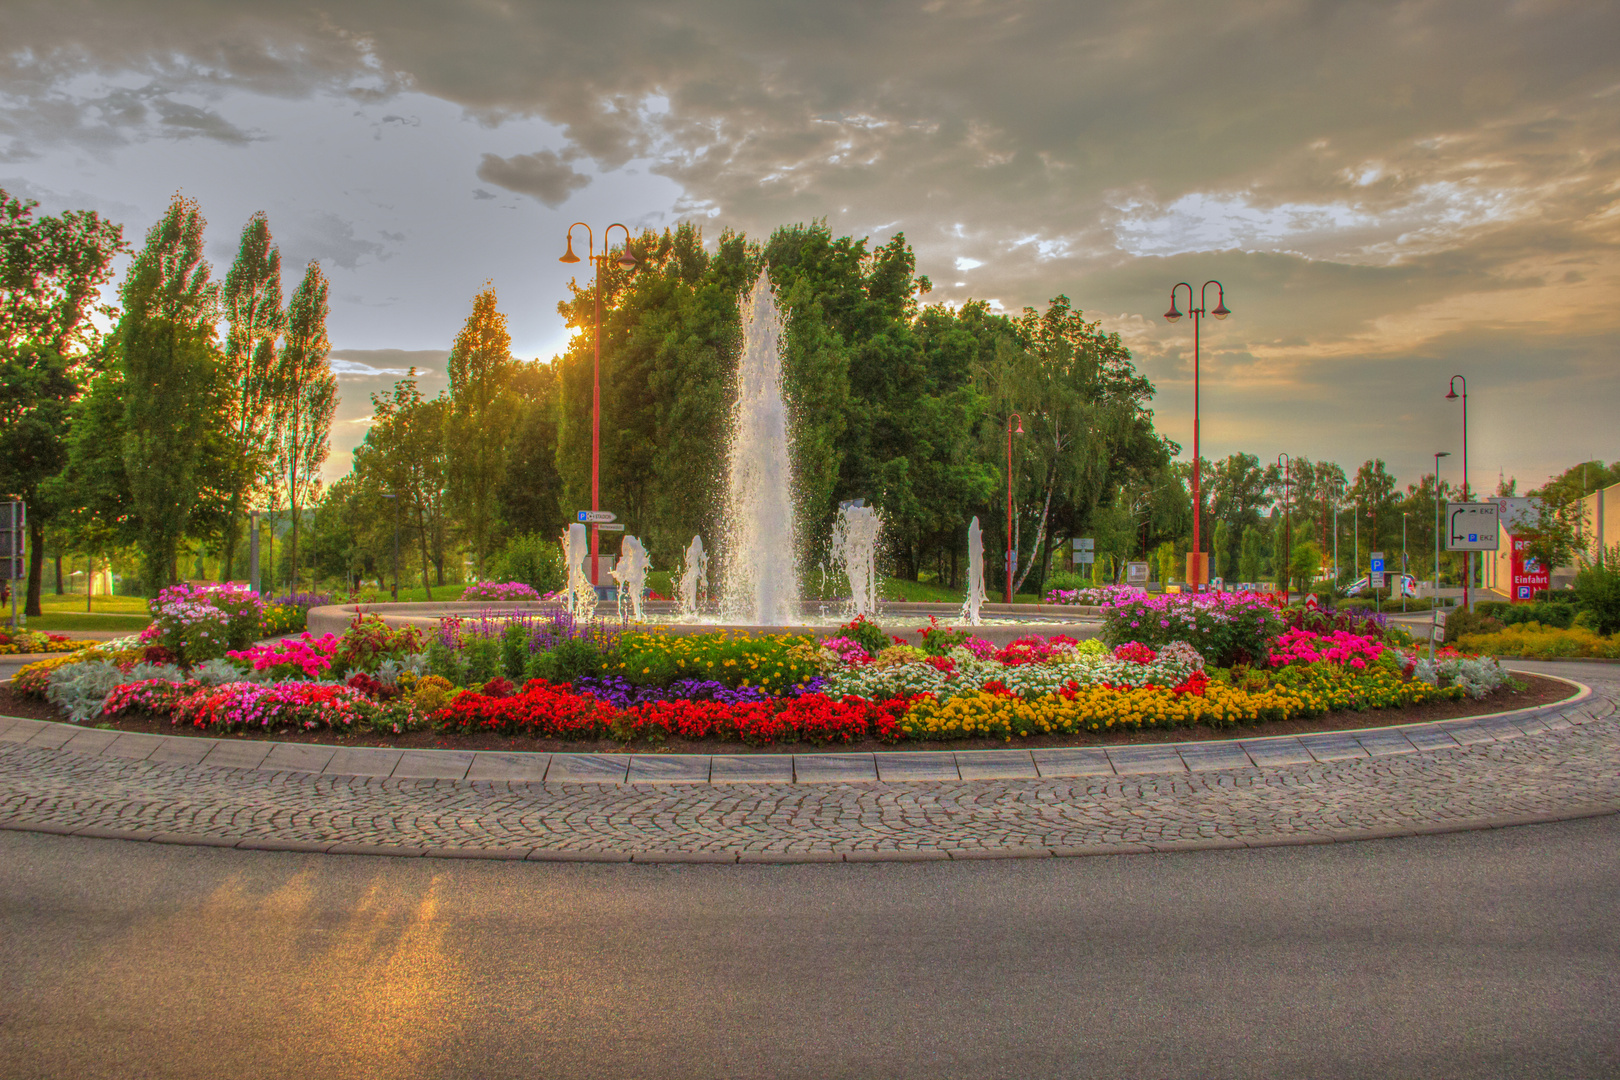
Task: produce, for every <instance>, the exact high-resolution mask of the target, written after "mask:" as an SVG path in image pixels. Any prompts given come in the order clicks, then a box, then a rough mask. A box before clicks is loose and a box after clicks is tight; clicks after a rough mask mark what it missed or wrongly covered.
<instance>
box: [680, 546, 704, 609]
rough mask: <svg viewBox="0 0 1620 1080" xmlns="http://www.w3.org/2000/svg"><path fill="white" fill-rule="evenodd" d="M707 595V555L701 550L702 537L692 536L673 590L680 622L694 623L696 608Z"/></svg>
mask: <svg viewBox="0 0 1620 1080" xmlns="http://www.w3.org/2000/svg"><path fill="white" fill-rule="evenodd" d="M708 593H709V553H708V552H706V551H704V550H703V537H701V536H694V537H692V542H691V543H690V544H688V545H687V546H686V562H685V564H684V565H683V566H682V567H681V579H680V581H679V583H677V585H676V588H675V600H676V602H677V603H678V604H679V605H680V607H679V612H680V620H681V621H682V622H695V621H697V617H698V606H699V605H700V604H702V603H703V602H704V601H705V600H707V599H708V598H709V597H708Z"/></svg>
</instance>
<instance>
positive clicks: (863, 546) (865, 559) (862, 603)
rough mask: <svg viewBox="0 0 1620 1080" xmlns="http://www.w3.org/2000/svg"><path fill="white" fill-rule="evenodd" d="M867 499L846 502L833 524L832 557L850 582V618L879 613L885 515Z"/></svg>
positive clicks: (840, 508)
mask: <svg viewBox="0 0 1620 1080" xmlns="http://www.w3.org/2000/svg"><path fill="white" fill-rule="evenodd" d="M864 503H865V500H864V499H857V500H855V501H854V502H848V503H844V504H843V505H842V506H840V507H839V508H838V520H837V521H835V522H833V531H832V557H833V561H834V564H835V565H836V566H838V567H839V569H841V570H843V572H844V576H845V577H847V578H848V579H849V589H850V611H849V614H850V617H851V618H853V617H855V616H859V615H875V614H876V613H877V601H878V590H877V545H878V537H879V536H880V535H881V534H882V532H883V515H882V514H880V513H878V510H877V507H875V506H866V505H864Z"/></svg>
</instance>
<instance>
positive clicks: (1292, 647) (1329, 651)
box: [1271, 630, 1384, 671]
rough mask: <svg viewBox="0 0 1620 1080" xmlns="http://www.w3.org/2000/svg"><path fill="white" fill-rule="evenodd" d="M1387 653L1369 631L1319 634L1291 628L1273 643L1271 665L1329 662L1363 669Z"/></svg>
mask: <svg viewBox="0 0 1620 1080" xmlns="http://www.w3.org/2000/svg"><path fill="white" fill-rule="evenodd" d="M1383 653H1384V643H1383V642H1381V641H1379V640H1378V639H1377V638H1375V637H1371V636H1369V635H1366V634H1352V633H1350V632H1349V631H1348V630H1335V631H1333V632H1332V633H1329V634H1318V633H1315V632H1314V631H1311V630H1289V631H1287V632H1286V633H1284V634H1283V635H1282V636H1281V637H1279V638H1278V639H1277V640H1276V641H1275V642H1273V643H1272V646H1271V666H1272V667H1287V666H1288V665H1289V664H1314V663H1318V662H1326V663H1329V664H1338V665H1339V666H1341V667H1351V668H1355V669H1356V670H1358V671H1359V670H1362V669H1363V668H1365V667H1366V666H1367V664H1368V663H1369V662H1371V661H1374V660H1377V659H1378V658H1379V657H1380V656H1382V655H1383Z"/></svg>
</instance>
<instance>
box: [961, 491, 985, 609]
mask: <svg viewBox="0 0 1620 1080" xmlns="http://www.w3.org/2000/svg"><path fill="white" fill-rule="evenodd" d="M984 601H985V591H984V532H983V530H981V529H980V528H979V519H978V518H976V517H975V518H974V519H973V520H972V522H970V523H969V524H968V581H967V599H966V600H965V601H963V602H962V618H963V619H964V620H966V622H967V624H968V625H969V626H978V625H980V621H979V607H980V606H981V605H982V604H983V603H984Z"/></svg>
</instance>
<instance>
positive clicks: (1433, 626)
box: [1429, 450, 1451, 663]
mask: <svg viewBox="0 0 1620 1080" xmlns="http://www.w3.org/2000/svg"><path fill="white" fill-rule="evenodd" d="M1450 456H1451V451H1450V450H1436V451H1435V453H1434V595H1433V596H1432V597H1430V598H1429V611H1430V612H1431V614H1430V616H1429V661H1430V662H1431V663H1432V662H1433V661H1434V633H1435V631H1436V630H1438V629H1439V628H1440V521H1441V518H1442V516H1443V515H1442V514H1441V511H1440V459H1441V458H1443V457H1450Z"/></svg>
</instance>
